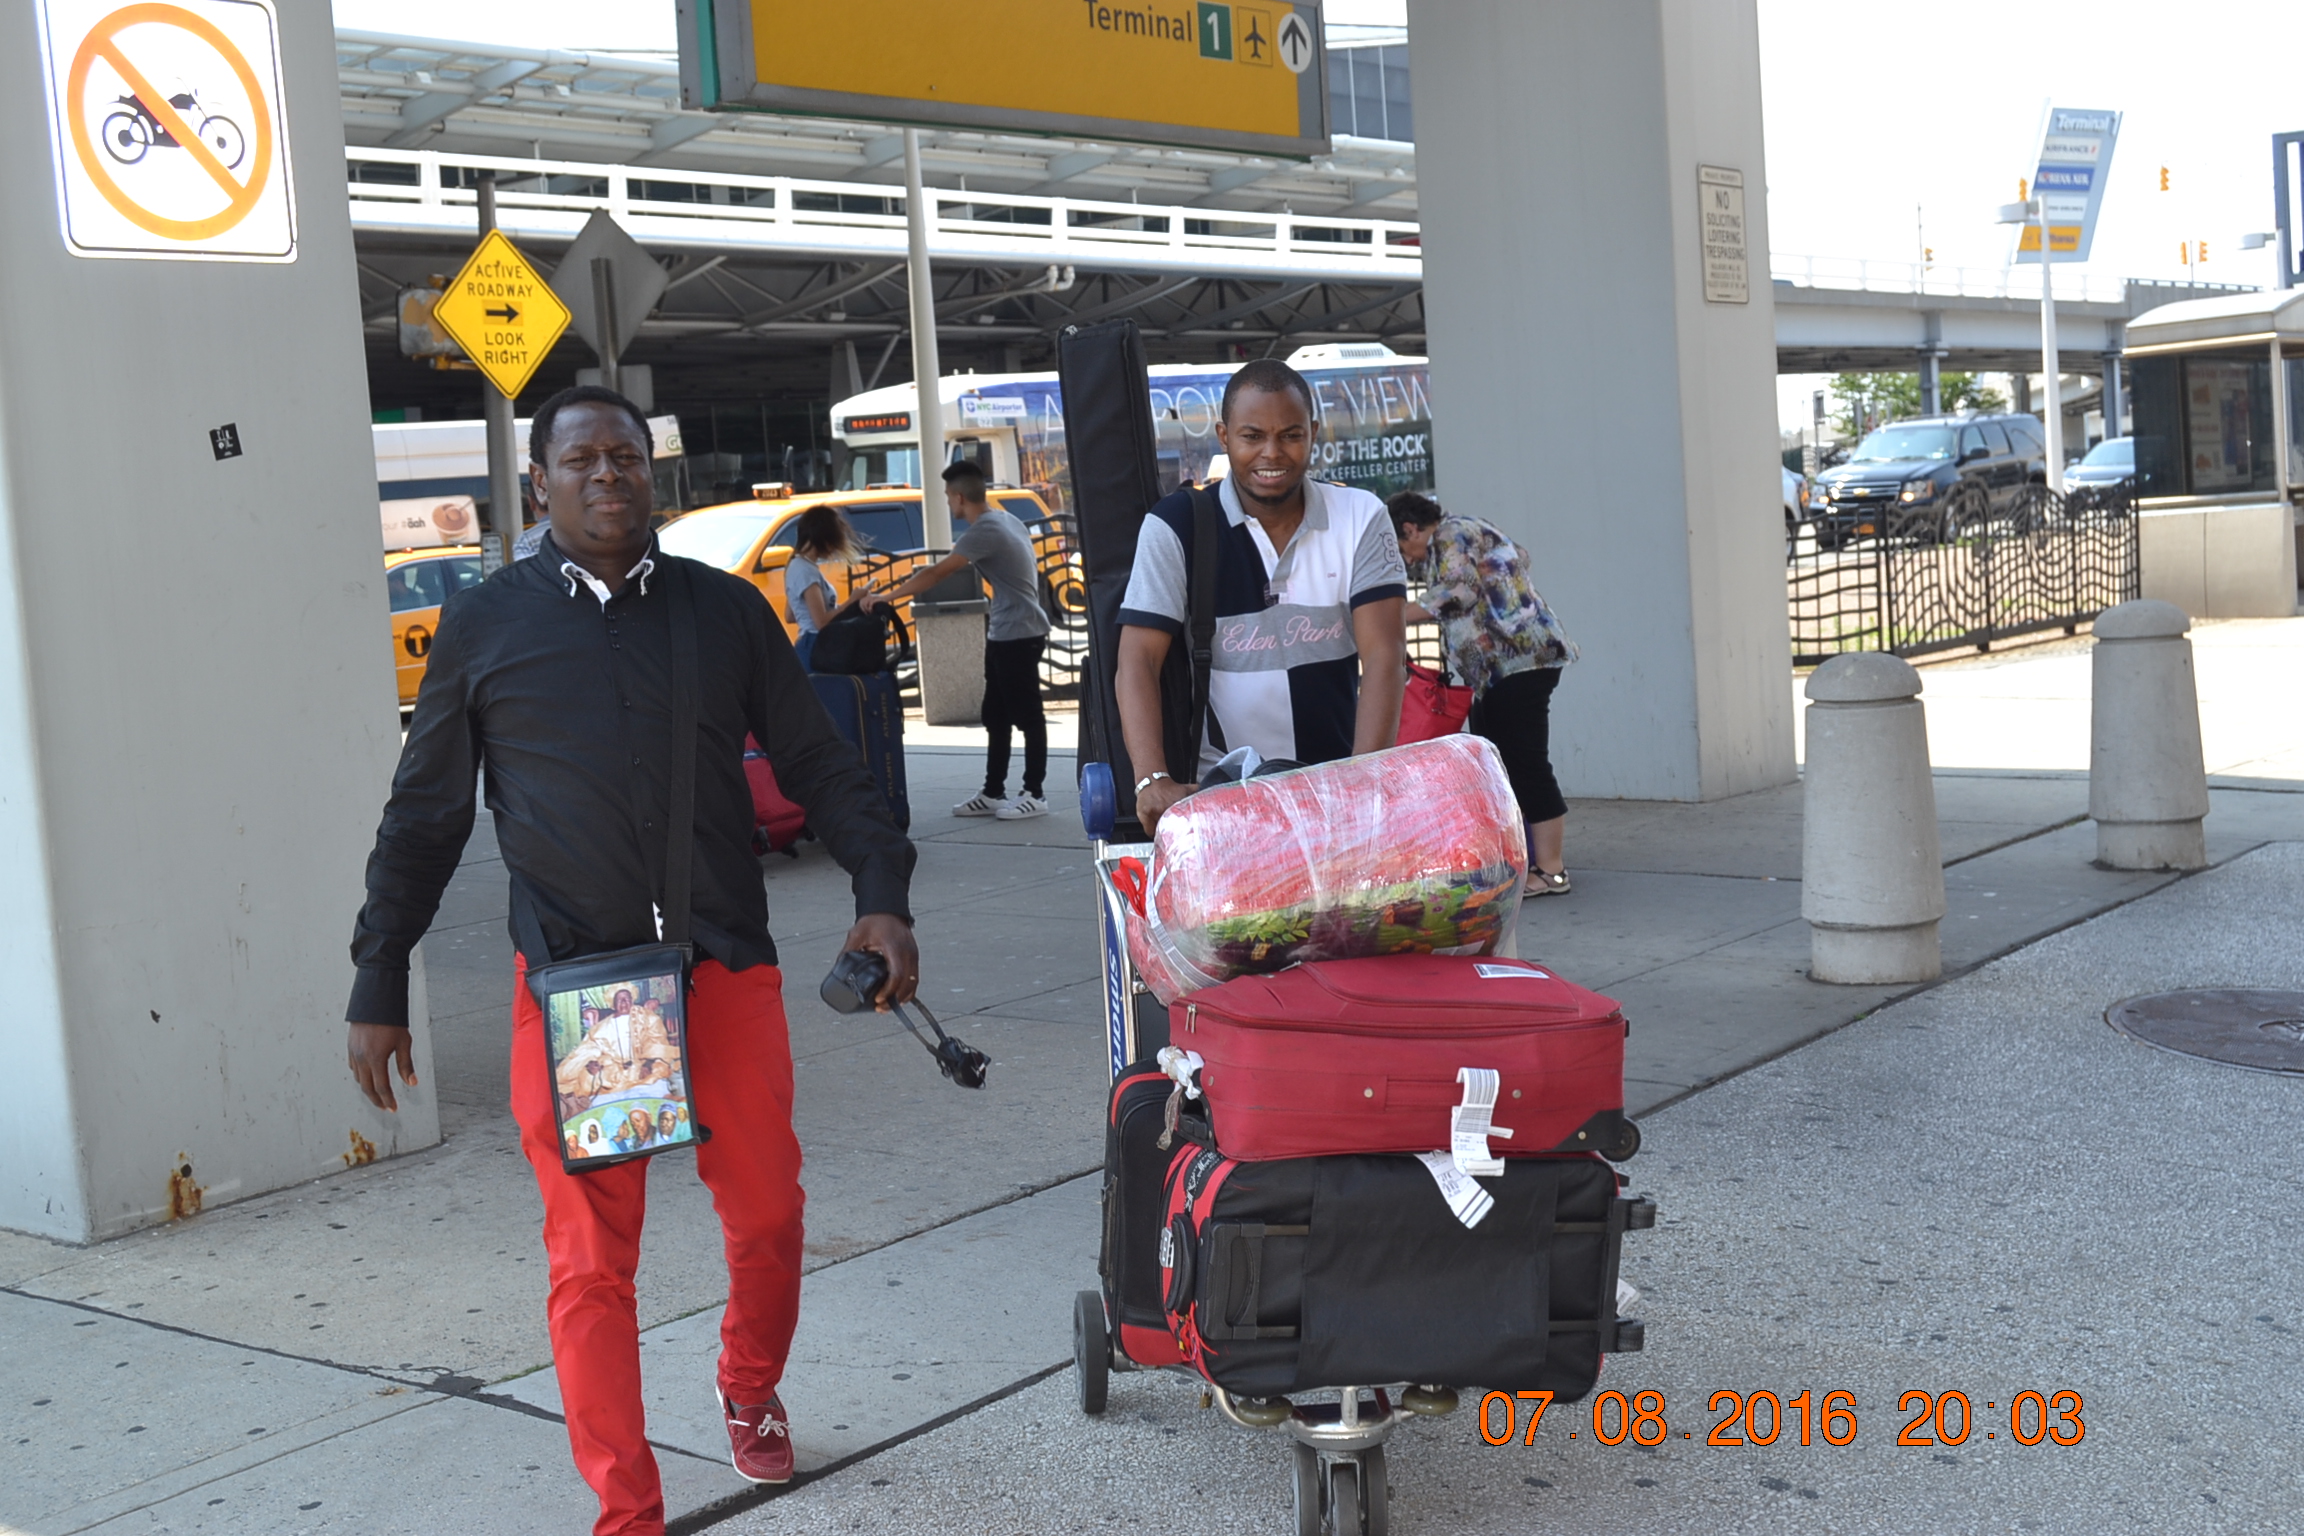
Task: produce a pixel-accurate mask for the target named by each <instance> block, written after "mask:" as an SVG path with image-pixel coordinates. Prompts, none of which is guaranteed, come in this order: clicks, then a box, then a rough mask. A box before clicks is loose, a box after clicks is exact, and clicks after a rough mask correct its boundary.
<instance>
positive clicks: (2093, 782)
mask: <svg viewBox="0 0 2304 1536" xmlns="http://www.w3.org/2000/svg"><path fill="white" fill-rule="evenodd" d="M2191 627H2192V621H2191V620H2190V619H2189V618H2187V617H2186V616H2185V613H2184V610H2183V609H2181V608H2179V607H2177V606H2176V605H2175V604H2174V603H2163V602H2159V601H2157V600H2155V599H2153V598H2148V597H2147V598H2138V599H2137V600H2136V601H2134V602H2132V603H2122V604H2121V605H2120V606H2119V607H2117V608H2107V609H2105V610H2104V612H2103V613H2101V614H2099V615H2097V618H2096V645H2095V652H2094V655H2093V657H2092V661H2093V666H2094V671H2093V679H2092V692H2091V700H2092V707H2091V709H2090V711H2089V719H2088V814H2089V815H2090V816H2092V817H2094V818H2095V821H2096V862H2097V863H2098V864H2101V865H2102V866H2104V867H2105V868H2106V869H2202V868H2205V867H2206V866H2207V863H2208V846H2207V838H2206V834H2205V833H2204V831H2203V830H2202V828H2201V819H2202V818H2203V817H2205V816H2206V815H2207V814H2208V773H2207V769H2206V768H2205V766H2204V764H2203V759H2202V756H2201V750H2200V703H2199V696H2198V694H2197V692H2196V691H2195V688H2194V685H2193V680H2192V642H2191V641H2189V640H2187V639H2185V638H2184V634H2185V631H2187V630H2189V629H2190V628H2191Z"/></svg>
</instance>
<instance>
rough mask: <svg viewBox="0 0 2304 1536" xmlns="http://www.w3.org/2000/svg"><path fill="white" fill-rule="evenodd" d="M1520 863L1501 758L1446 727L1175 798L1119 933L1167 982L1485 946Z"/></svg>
mask: <svg viewBox="0 0 2304 1536" xmlns="http://www.w3.org/2000/svg"><path fill="white" fill-rule="evenodd" d="M1527 877H1528V845H1527V834H1526V832H1525V831H1524V830H1523V826H1522V823H1521V820H1520V807H1519V804H1518V802H1517V801H1515V800H1514V799H1513V798H1512V786H1511V784H1510V782H1509V781H1508V780H1507V779H1506V778H1505V775H1504V762H1503V759H1502V758H1500V757H1499V756H1498V755H1497V752H1496V748H1495V746H1494V745H1493V744H1491V743H1490V742H1488V741H1486V740H1484V739H1483V738H1481V737H1478V736H1469V735H1453V736H1444V737H1440V738H1438V739H1436V740H1433V741H1422V742H1417V743H1415V744H1414V745H1412V746H1406V747H1395V748H1393V749H1392V750H1391V751H1389V752H1376V753H1371V754H1369V755H1368V756H1365V757H1351V758H1344V759H1341V760H1339V761H1337V762H1332V763H1322V764H1320V765H1319V766H1317V767H1313V768H1300V769H1296V770H1294V771H1292V772H1288V773H1279V774H1272V775H1270V776H1268V777H1265V778H1255V779H1248V780H1246V781H1244V782H1241V783H1238V784H1226V785H1222V786H1219V787H1217V788H1214V789H1205V790H1202V791H1200V792H1199V793H1198V794H1196V795H1193V796H1191V797H1190V798H1189V799H1185V800H1181V801H1179V802H1177V804H1176V805H1175V806H1174V807H1173V808H1172V809H1170V810H1169V811H1168V813H1167V814H1166V815H1164V816H1162V817H1161V818H1160V832H1159V836H1158V838H1157V840H1156V841H1155V843H1154V846H1153V860H1152V868H1151V871H1150V875H1149V878H1148V880H1147V882H1146V885H1145V890H1144V901H1143V920H1142V924H1141V941H1142V942H1141V945H1140V946H1139V945H1138V944H1136V943H1135V942H1132V944H1131V947H1132V948H1137V950H1138V953H1139V955H1142V954H1143V951H1144V950H1145V949H1150V950H1154V951H1157V952H1158V955H1159V957H1160V959H1161V960H1162V961H1163V962H1164V966H1162V967H1160V969H1164V970H1165V971H1166V973H1167V974H1166V975H1165V976H1159V977H1157V980H1158V981H1160V982H1165V983H1167V984H1169V985H1171V986H1173V987H1174V988H1175V989H1176V990H1178V991H1179V992H1182V991H1191V990H1193V989H1195V988H1198V987H1204V986H1213V985H1215V984H1216V983H1217V982H1220V981H1227V980H1229V979H1231V978H1232V977H1234V976H1242V975H1247V974H1249V973H1252V972H1268V971H1277V970H1282V969H1285V968H1286V967H1288V966H1291V965H1295V964H1297V963H1298V962H1300V961H1305V960H1347V959H1355V958H1359V957H1362V956H1367V955H1395V954H1442V955H1478V954H1493V953H1494V952H1495V950H1496V947H1497V946H1498V945H1499V944H1500V943H1502V942H1503V940H1504V938H1505V936H1506V935H1507V934H1509V933H1510V932H1511V931H1512V924H1513V922H1514V920H1515V919H1516V918H1517V916H1518V914H1519V910H1520V893H1521V889H1522V886H1523V885H1524V883H1525V882H1526V880H1527ZM1135 926H1136V925H1133V924H1132V925H1131V927H1132V928H1133V927H1135ZM1130 937H1131V940H1132V941H1135V940H1137V939H1138V937H1139V936H1138V934H1136V933H1131V935H1130ZM1139 969H1140V970H1142V971H1152V970H1153V969H1154V968H1153V967H1150V966H1145V965H1143V964H1142V963H1141V961H1140V962H1139ZM1153 980H1154V978H1153V977H1151V976H1148V977H1147V985H1152V984H1153ZM1154 990H1155V991H1156V992H1157V991H1159V990H1160V988H1159V987H1157V986H1155V988H1154Z"/></svg>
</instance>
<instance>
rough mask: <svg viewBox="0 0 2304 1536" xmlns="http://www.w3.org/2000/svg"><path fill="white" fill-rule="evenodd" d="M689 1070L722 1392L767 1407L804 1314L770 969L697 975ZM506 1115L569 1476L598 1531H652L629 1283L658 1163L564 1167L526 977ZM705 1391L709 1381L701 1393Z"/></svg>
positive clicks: (788, 1078) (679, 1158)
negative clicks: (539, 1237) (524, 1179)
mask: <svg viewBox="0 0 2304 1536" xmlns="http://www.w3.org/2000/svg"><path fill="white" fill-rule="evenodd" d="M688 1074H689V1085H690V1093H691V1095H692V1098H691V1104H692V1107H693V1110H694V1114H695V1118H696V1121H697V1123H698V1124H699V1125H702V1126H704V1127H705V1128H707V1129H708V1130H710V1131H711V1133H712V1139H711V1140H709V1141H707V1142H705V1143H704V1144H703V1145H701V1146H699V1147H698V1148H697V1149H696V1150H695V1151H694V1152H693V1153H687V1152H673V1153H670V1154H668V1159H669V1162H670V1164H671V1166H668V1167H667V1168H666V1170H665V1171H666V1173H668V1174H672V1175H674V1176H678V1175H680V1174H683V1173H685V1172H686V1170H685V1169H683V1168H681V1167H679V1166H678V1165H679V1164H681V1163H684V1162H686V1161H687V1160H688V1159H689V1158H690V1157H691V1156H693V1157H694V1158H695V1168H696V1172H697V1174H698V1175H699V1176H700V1177H702V1179H703V1180H704V1183H705V1185H706V1186H707V1187H708V1188H710V1189H711V1191H712V1208H713V1209H714V1210H715V1211H716V1212H718V1213H719V1216H720V1229H721V1234H722V1236H723V1238H724V1239H725V1241H726V1243H727V1250H728V1311H727V1314H726V1316H725V1317H724V1318H723V1319H722V1321H721V1324H720V1386H721V1389H722V1390H723V1391H725V1392H726V1393H727V1394H728V1397H729V1399H730V1400H731V1401H733V1402H739V1403H760V1402H765V1401H766V1400H767V1398H768V1396H769V1394H770V1393H771V1392H773V1391H775V1389H776V1384H777V1382H779V1381H781V1380H782V1379H783V1376H784V1360H785V1356H786V1355H787V1354H789V1353H790V1351H791V1348H792V1330H793V1327H794V1325H795V1324H797V1323H798V1321H799V1318H800V1213H801V1193H800V1142H799V1138H798V1137H796V1136H794V1135H793V1133H792V1045H791V1037H790V1035H789V1033H788V1032H787V1030H786V1026H785V1021H784V987H783V976H782V974H781V973H780V972H779V971H778V970H777V968H776V967H774V966H767V965H762V966H754V967H752V968H751V969H750V970H745V971H729V970H727V969H725V968H724V967H722V966H721V965H720V964H719V963H718V962H716V961H710V960H707V961H705V962H703V963H702V964H701V965H699V966H697V968H696V974H695V983H694V986H693V988H692V990H691V991H690V993H689V1000H688ZM512 1116H513V1118H514V1119H515V1120H517V1121H518V1122H519V1125H520V1145H521V1148H522V1150H523V1151H525V1152H526V1153H527V1154H528V1161H529V1163H530V1165H531V1166H533V1167H534V1168H535V1170H536V1187H537V1189H538V1190H539V1191H540V1192H541V1193H542V1195H543V1196H544V1254H545V1258H546V1259H547V1260H548V1261H549V1266H550V1271H551V1286H552V1290H551V1300H550V1304H549V1317H550V1324H551V1331H552V1363H553V1366H554V1368H555V1369H556V1370H557V1371H558V1372H559V1376H560V1402H561V1409H562V1411H563V1412H564V1413H565V1414H566V1416H567V1419H568V1445H569V1448H570V1450H572V1451H573V1452H574V1453H575V1457H576V1470H577V1471H578V1472H580V1473H581V1474H583V1477H584V1481H585V1482H587V1483H589V1484H591V1485H592V1491H593V1492H594V1493H596V1494H598V1495H599V1497H600V1518H599V1520H598V1521H597V1522H596V1523H595V1524H594V1525H593V1527H592V1530H593V1533H594V1536H660V1533H661V1532H662V1531H663V1529H664V1491H663V1487H662V1485H661V1484H660V1483H659V1481H658V1480H657V1475H656V1457H655V1455H654V1454H653V1453H652V1452H651V1451H650V1450H649V1449H648V1432H647V1425H646V1422H645V1420H644V1418H643V1415H642V1412H641V1407H640V1323H639V1314H638V1312H637V1310H636V1308H635V1305H634V1302H633V1292H632V1276H633V1273H634V1272H635V1271H636V1270H637V1269H638V1268H639V1266H640V1224H641V1218H642V1216H643V1214H644V1213H645V1211H646V1209H647V1201H648V1165H649V1163H651V1162H653V1161H655V1159H653V1158H649V1159H643V1160H641V1161H639V1162H631V1163H618V1164H616V1165H615V1166H613V1167H609V1168H602V1169H600V1170H598V1171H597V1172H593V1173H583V1174H571V1173H565V1172H563V1171H562V1170H561V1166H560V1151H561V1144H560V1132H559V1127H558V1125H557V1124H556V1123H555V1120H554V1117H553V1103H552V1093H551V1090H550V1087H549V1078H548V1072H547V1069H546V1066H545V1060H544V1014H543V1010H542V1009H540V1008H539V1007H538V1006H537V1005H536V999H535V997H534V996H533V995H532V994H531V993H530V992H529V990H528V987H527V985H526V980H525V977H524V976H520V977H515V986H514V990H513V1000H512ZM698 1390H699V1391H701V1390H702V1384H701V1383H699V1384H698Z"/></svg>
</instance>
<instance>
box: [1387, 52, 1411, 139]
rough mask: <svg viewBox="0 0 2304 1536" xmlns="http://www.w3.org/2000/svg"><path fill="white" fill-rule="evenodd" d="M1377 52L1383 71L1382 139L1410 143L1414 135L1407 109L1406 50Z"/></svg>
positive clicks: (1408, 109) (1408, 108)
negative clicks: (1381, 61) (1381, 56)
mask: <svg viewBox="0 0 2304 1536" xmlns="http://www.w3.org/2000/svg"><path fill="white" fill-rule="evenodd" d="M1378 52H1380V53H1381V54H1382V55H1383V69H1384V137H1386V138H1388V139H1398V140H1400V141H1401V142H1402V143H1407V142H1410V141H1412V140H1413V139H1414V138H1415V137H1416V135H1415V132H1414V131H1413V122H1414V117H1413V113H1412V112H1411V110H1410V107H1409V95H1408V50H1407V49H1406V48H1384V49H1379V50H1378Z"/></svg>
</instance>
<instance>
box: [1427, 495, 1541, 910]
mask: <svg viewBox="0 0 2304 1536" xmlns="http://www.w3.org/2000/svg"><path fill="white" fill-rule="evenodd" d="M1385 506H1386V509H1387V510H1388V511H1389V512H1390V513H1391V514H1392V531H1393V532H1394V533H1396V534H1397V535H1399V538H1400V553H1401V555H1402V557H1403V558H1405V559H1406V560H1407V562H1408V574H1409V576H1410V577H1411V578H1418V577H1421V578H1422V580H1423V582H1424V601H1423V602H1422V603H1410V604H1409V605H1408V622H1409V623H1411V624H1422V623H1428V622H1432V621H1435V620H1436V621H1438V623H1439V625H1440V635H1441V639H1442V641H1443V642H1444V644H1445V645H1446V647H1447V653H1448V669H1449V670H1450V671H1451V672H1453V673H1455V674H1456V678H1457V681H1459V682H1461V683H1463V684H1465V685H1466V686H1467V687H1469V688H1471V690H1472V700H1473V702H1472V715H1471V718H1470V719H1469V720H1467V721H1466V722H1465V724H1466V727H1467V729H1469V730H1471V731H1473V732H1474V733H1475V734H1478V735H1481V736H1485V737H1487V738H1488V739H1489V740H1490V741H1492V742H1494V743H1496V749H1497V751H1498V752H1499V753H1501V754H1502V756H1503V758H1504V771H1505V772H1506V773H1507V774H1509V775H1510V776H1511V779H1512V793H1513V795H1514V796H1515V797H1517V798H1518V799H1519V801H1520V814H1521V815H1523V816H1525V817H1527V818H1528V859H1529V865H1530V871H1529V881H1528V891H1529V894H1530V895H1532V896H1562V895H1566V894H1567V891H1568V868H1567V864H1566V862H1565V854H1564V851H1563V845H1564V843H1565V841H1566V836H1567V829H1568V802H1567V801H1566V800H1565V799H1563V798H1562V797H1561V794H1560V781H1559V780H1558V779H1556V778H1554V777H1553V775H1552V758H1551V708H1552V690H1553V689H1554V688H1555V687H1557V686H1558V685H1559V682H1560V669H1561V668H1562V667H1565V666H1566V665H1568V663H1570V662H1572V661H1574V660H1575V659H1576V656H1577V651H1576V642H1575V641H1573V640H1571V639H1569V638H1568V634H1567V632H1566V631H1565V630H1563V629H1562V628H1561V627H1560V621H1559V620H1558V619H1556V618H1554V617H1553V615H1552V609H1551V607H1550V606H1549V605H1547V604H1546V603H1545V601H1544V595H1543V594H1542V593H1540V592H1538V591H1537V590H1536V588H1535V586H1534V584H1532V583H1531V582H1530V581H1529V579H1528V552H1527V551H1526V550H1524V549H1522V548H1521V547H1520V546H1519V545H1517V544H1515V543H1513V542H1512V541H1511V540H1510V539H1509V538H1507V537H1505V535H1504V533H1503V532H1502V531H1501V530H1500V529H1498V528H1496V527H1495V526H1493V525H1492V524H1489V523H1484V522H1482V521H1480V520H1479V519H1478V518H1476V517H1453V516H1450V515H1448V514H1446V513H1443V512H1442V511H1441V510H1440V504H1439V503H1438V502H1436V501H1434V500H1433V499H1432V498H1431V497H1429V496H1420V495H1418V494H1417V493H1416V492H1414V491H1403V492H1401V493H1400V494H1399V495H1397V496H1395V497H1393V498H1392V499H1391V500H1390V501H1389V502H1387V503H1386V504H1385Z"/></svg>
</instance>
